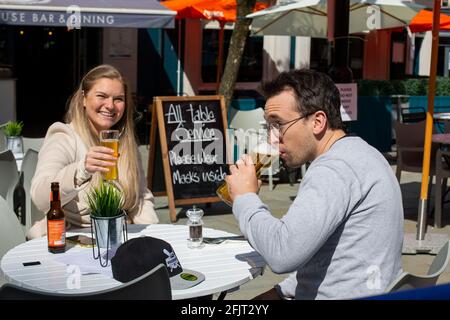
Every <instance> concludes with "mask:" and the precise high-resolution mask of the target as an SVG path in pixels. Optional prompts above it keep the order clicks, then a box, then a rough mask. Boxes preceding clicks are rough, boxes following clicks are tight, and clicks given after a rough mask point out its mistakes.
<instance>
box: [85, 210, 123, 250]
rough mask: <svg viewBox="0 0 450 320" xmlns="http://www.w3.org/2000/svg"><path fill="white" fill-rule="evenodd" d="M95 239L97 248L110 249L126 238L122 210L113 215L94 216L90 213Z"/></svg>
mask: <svg viewBox="0 0 450 320" xmlns="http://www.w3.org/2000/svg"><path fill="white" fill-rule="evenodd" d="M91 222H92V226H93V229H94V235H95V241H96V244H97V246H98V247H99V248H104V249H110V248H113V247H116V246H119V245H121V244H122V243H123V242H124V241H125V238H126V235H125V232H124V230H125V224H126V215H125V213H124V212H122V214H120V215H118V216H115V217H95V216H92V215H91Z"/></svg>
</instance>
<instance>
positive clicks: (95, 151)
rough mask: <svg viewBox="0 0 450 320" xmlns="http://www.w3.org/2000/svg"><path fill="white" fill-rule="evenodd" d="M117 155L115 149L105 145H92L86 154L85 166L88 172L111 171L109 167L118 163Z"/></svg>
mask: <svg viewBox="0 0 450 320" xmlns="http://www.w3.org/2000/svg"><path fill="white" fill-rule="evenodd" d="M116 160H117V157H115V156H114V150H113V149H111V148H107V147H103V146H94V147H91V148H90V149H89V151H88V153H87V154H86V158H85V161H84V166H85V169H86V171H87V172H89V173H91V174H94V173H95V172H102V173H103V172H105V173H106V172H109V171H110V168H109V167H114V166H115V165H116V163H115V161H116Z"/></svg>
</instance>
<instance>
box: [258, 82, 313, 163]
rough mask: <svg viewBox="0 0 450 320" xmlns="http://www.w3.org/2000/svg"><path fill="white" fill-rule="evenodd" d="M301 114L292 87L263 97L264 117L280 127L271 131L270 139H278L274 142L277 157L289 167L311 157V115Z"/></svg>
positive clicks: (268, 121)
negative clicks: (277, 149) (274, 94)
mask: <svg viewBox="0 0 450 320" xmlns="http://www.w3.org/2000/svg"><path fill="white" fill-rule="evenodd" d="M303 116H304V115H303V114H301V113H300V111H299V109H298V108H297V101H296V100H295V96H294V93H293V92H292V91H291V90H284V91H283V92H281V93H280V94H278V95H276V96H273V97H271V98H269V99H267V101H266V106H265V115H264V117H265V118H266V121H267V123H268V124H269V127H270V125H271V124H277V126H278V128H279V130H278V131H277V134H275V135H274V134H273V132H271V139H272V140H273V139H274V138H275V139H277V140H278V141H275V144H278V147H279V153H280V158H281V159H283V161H284V163H285V164H286V165H287V166H288V167H290V168H298V167H300V166H301V165H302V164H304V163H306V162H308V161H312V160H313V154H314V153H313V152H314V145H315V144H314V142H315V139H314V135H313V131H312V128H313V121H312V120H311V118H312V117H313V115H311V116H309V117H305V118H303ZM275 131H276V130H275ZM272 143H273V141H272Z"/></svg>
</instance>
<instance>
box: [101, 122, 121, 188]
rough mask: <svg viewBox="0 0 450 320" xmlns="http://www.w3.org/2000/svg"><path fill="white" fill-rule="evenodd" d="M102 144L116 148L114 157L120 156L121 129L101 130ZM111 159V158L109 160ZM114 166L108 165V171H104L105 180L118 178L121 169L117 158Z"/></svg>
mask: <svg viewBox="0 0 450 320" xmlns="http://www.w3.org/2000/svg"><path fill="white" fill-rule="evenodd" d="M100 144H101V145H102V146H104V147H107V148H110V149H113V150H114V157H116V158H117V157H118V156H119V130H102V131H100ZM109 161H111V160H109ZM113 162H114V166H112V167H108V169H109V171H108V172H103V173H102V174H103V179H104V180H107V181H109V180H118V179H119V171H118V169H117V160H114V161H113Z"/></svg>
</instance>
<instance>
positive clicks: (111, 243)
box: [87, 181, 127, 266]
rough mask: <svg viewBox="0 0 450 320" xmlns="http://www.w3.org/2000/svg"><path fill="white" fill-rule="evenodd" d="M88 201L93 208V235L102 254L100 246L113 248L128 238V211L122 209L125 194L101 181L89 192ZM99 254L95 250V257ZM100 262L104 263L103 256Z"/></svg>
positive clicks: (112, 185)
mask: <svg viewBox="0 0 450 320" xmlns="http://www.w3.org/2000/svg"><path fill="white" fill-rule="evenodd" d="M87 202H88V205H89V208H90V209H91V233H92V237H94V235H95V242H96V244H97V248H98V256H100V248H105V249H111V248H113V247H117V246H119V245H120V244H122V243H123V242H124V241H126V240H127V227H126V213H125V210H123V209H122V206H123V195H122V192H121V191H120V190H119V189H118V188H117V187H116V186H115V185H114V184H112V183H105V182H103V181H101V182H100V185H99V186H98V187H94V188H93V189H92V191H91V192H90V193H88V194H87ZM98 256H97V257H96V256H95V251H94V258H95V259H97V258H98ZM106 260H108V257H106ZM100 263H101V264H102V262H101V258H100ZM106 263H107V261H106ZM102 265H103V264H102ZM105 266H106V265H105Z"/></svg>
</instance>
